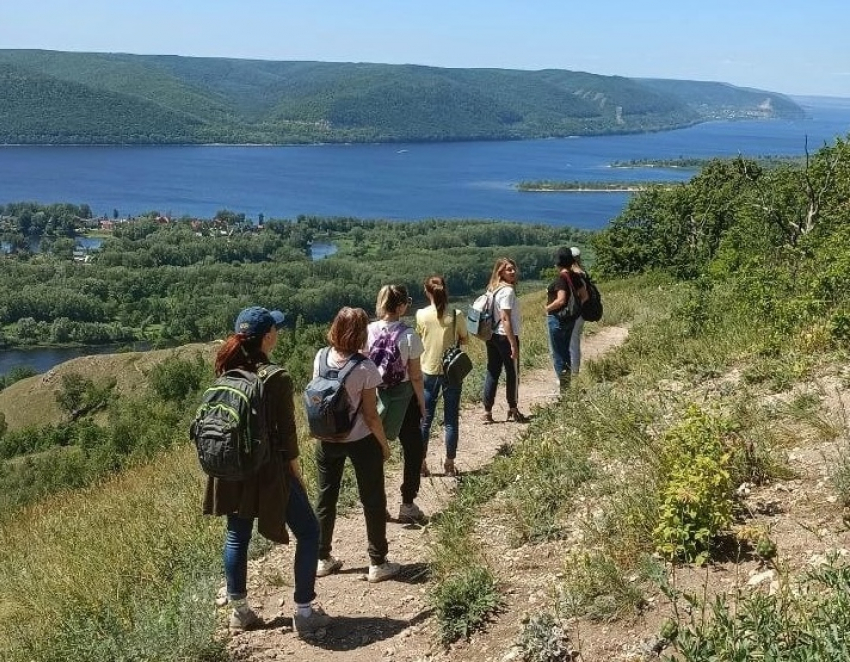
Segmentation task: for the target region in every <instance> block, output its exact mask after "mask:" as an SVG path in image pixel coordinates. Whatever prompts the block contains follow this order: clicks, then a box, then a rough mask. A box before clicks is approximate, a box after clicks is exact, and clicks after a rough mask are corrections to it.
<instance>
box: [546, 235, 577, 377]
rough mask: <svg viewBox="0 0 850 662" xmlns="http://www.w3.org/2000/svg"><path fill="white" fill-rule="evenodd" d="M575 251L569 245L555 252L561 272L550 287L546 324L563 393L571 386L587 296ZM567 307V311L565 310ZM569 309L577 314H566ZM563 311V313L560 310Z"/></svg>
mask: <svg viewBox="0 0 850 662" xmlns="http://www.w3.org/2000/svg"><path fill="white" fill-rule="evenodd" d="M573 262H574V259H573V254H572V252H571V251H570V249H569V248H559V249H558V252H557V253H556V255H555V266H556V267H557V268H558V275H557V276H556V277H555V279H554V280H553V281H552V282H551V283H550V284H549V286H548V287H547V288H546V306H545V310H546V326H547V328H548V330H549V350H550V352H551V353H552V364H553V367H554V368H555V375H556V376H557V378H558V385H559V387H560V390H561V391H562V392H563V391H564V390H565V389H567V388H568V387H569V385H570V375H571V369H570V338H571V336H572V333H573V326H574V325H575V320H576V318H577V317H578V316H579V315H580V314H581V312H580V311H581V306H580V302H581V301H584V300H586V299H587V291H586V290H585V287H584V283H583V282H582V281H581V280H580V279H579V278H578V277H577V276H575V274H573V272H572V266H573ZM565 309H567V310H565ZM568 310H574V311H576V312H575V314H572V315H567V314H564V313H566V312H568ZM559 312H561V314H560V315H559V314H558V313H559Z"/></svg>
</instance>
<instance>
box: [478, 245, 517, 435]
mask: <svg viewBox="0 0 850 662" xmlns="http://www.w3.org/2000/svg"><path fill="white" fill-rule="evenodd" d="M518 277H519V270H518V269H517V264H516V262H514V261H513V260H511V259H510V258H507V257H502V258H499V259H498V260H496V264H495V265H493V273H492V274H491V276H490V283H489V285H488V287H487V291H488V292H492V293H493V318H494V320H495V322H496V326H495V328H494V329H493V337H492V338H490V340H488V341H487V374H486V375H485V377H484V392H483V394H482V398H481V399H482V400H483V401H484V417H483V419H482V421H483V423H485V424H488V423H492V422H493V404H494V403H495V401H496V387H497V386H498V384H499V377H501V375H502V369H503V368H504V370H505V396H506V398H507V401H508V419H507V420H509V421H515V422H517V423H527V422H528V417H527V416H525V415H523V414H521V413H520V411H519V409H518V408H517V403H518V400H519V334H520V326H521V324H522V318H521V317H520V312H519V304H518V302H517V298H516V292H515V291H514V286H515V285H516V282H517V278H518Z"/></svg>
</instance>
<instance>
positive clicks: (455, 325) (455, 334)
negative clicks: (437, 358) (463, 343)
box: [452, 308, 460, 347]
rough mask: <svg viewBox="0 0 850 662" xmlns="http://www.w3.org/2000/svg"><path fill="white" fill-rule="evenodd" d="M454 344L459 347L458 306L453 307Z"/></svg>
mask: <svg viewBox="0 0 850 662" xmlns="http://www.w3.org/2000/svg"><path fill="white" fill-rule="evenodd" d="M452 341H453V342H452V346H453V347H459V346H460V339H459V338H458V337H457V308H454V309H452Z"/></svg>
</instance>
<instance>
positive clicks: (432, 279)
mask: <svg viewBox="0 0 850 662" xmlns="http://www.w3.org/2000/svg"><path fill="white" fill-rule="evenodd" d="M425 291H426V292H427V293H428V295H429V296H430V297H431V299H432V300H433V301H434V307H435V308H436V309H437V319H443V315H444V314H445V313H446V306H447V305H448V303H449V293H448V292H447V291H446V281H445V280H444V279H443V277H442V276H429V277H428V278H426V279H425Z"/></svg>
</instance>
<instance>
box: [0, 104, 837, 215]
mask: <svg viewBox="0 0 850 662" xmlns="http://www.w3.org/2000/svg"><path fill="white" fill-rule="evenodd" d="M797 101H798V102H800V103H801V104H802V105H803V106H804V108H805V109H806V112H807V113H808V118H807V119H804V120H799V121H789V120H762V121H745V122H708V123H705V124H700V125H697V126H694V127H690V128H687V129H681V130H677V131H666V132H661V133H652V134H640V135H629V136H599V137H576V138H566V139H550V140H528V141H513V142H471V143H470V142H466V143H430V144H384V145H313V146H287V147H281V146H255V147H246V146H145V147H132V146H106V147H0V202H13V201H20V200H36V201H38V202H42V203H50V202H73V203H77V204H80V203H86V204H89V205H90V206H91V208H92V210H93V211H94V212H95V213H96V214H103V215H105V216H108V217H112V215H113V213H114V211H116V210H117V211H118V213H119V214H120V215H121V216H131V215H137V214H140V213H144V212H149V211H153V210H156V211H159V212H161V213H163V214H168V215H170V216H171V217H180V216H183V215H188V216H195V217H200V218H211V217H213V216H214V215H215V213H216V212H217V211H218V210H220V209H229V210H232V211H236V212H241V213H245V214H246V215H248V216H249V217H250V218H253V219H254V220H257V219H258V218H259V215H260V214H263V215H264V216H265V217H266V218H269V219H271V218H295V217H296V216H297V215H299V214H317V215H323V216H357V217H361V218H386V219H424V218H479V219H480V218H487V219H504V220H517V221H524V222H539V223H547V224H554V225H564V224H567V225H573V226H576V227H582V228H590V229H594V228H600V227H603V226H604V225H606V224H607V223H608V221H609V220H610V219H611V218H613V217H615V216H616V215H617V214H619V213H620V211H621V210H622V208H623V206H624V205H625V203H626V201H627V200H628V196H629V194H628V193H521V192H519V191H517V190H516V185H517V184H518V183H519V182H521V181H526V180H541V179H551V180H563V181H577V180H580V181H603V182H617V181H634V180H645V181H659V180H681V179H686V178H688V177H690V176H691V174H692V173H691V172H688V171H676V170H662V169H649V168H643V169H620V168H616V169H615V168H611V167H610V164H611V163H612V162H615V161H628V160H632V159H669V158H677V157H680V156H684V157H712V156H735V155H737V154H744V155H748V156H759V155H768V154H782V155H801V154H803V153H804V151H805V149H806V144H807V141H808V147H809V150H810V151H812V152H813V151H816V150H817V149H818V148H819V147H820V146H822V145H823V144H824V142H829V143H831V142H833V141H834V139H835V138H836V137H837V136H846V135H847V134H848V132H850V99H842V100H827V99H817V98H807V99H797Z"/></svg>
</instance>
